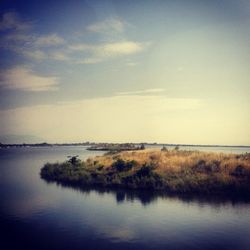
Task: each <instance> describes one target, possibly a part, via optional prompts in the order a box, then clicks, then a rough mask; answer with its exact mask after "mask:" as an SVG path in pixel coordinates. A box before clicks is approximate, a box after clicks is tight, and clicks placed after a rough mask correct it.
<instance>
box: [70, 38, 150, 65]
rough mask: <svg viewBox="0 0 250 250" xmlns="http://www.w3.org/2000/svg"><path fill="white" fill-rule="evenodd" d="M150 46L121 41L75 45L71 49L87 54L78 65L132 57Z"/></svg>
mask: <svg viewBox="0 0 250 250" xmlns="http://www.w3.org/2000/svg"><path fill="white" fill-rule="evenodd" d="M147 46H148V44H147V43H139V42H135V41H120V42H112V43H103V44H98V45H90V44H74V45H71V46H69V49H71V50H72V51H73V52H74V51H78V52H79V51H81V52H83V53H85V54H83V56H85V58H84V59H83V60H79V61H78V63H89V62H91V63H97V62H102V61H104V60H107V59H109V58H114V57H118V56H125V55H132V54H135V53H139V52H141V51H143V50H144V49H145V48H146V47H147Z"/></svg>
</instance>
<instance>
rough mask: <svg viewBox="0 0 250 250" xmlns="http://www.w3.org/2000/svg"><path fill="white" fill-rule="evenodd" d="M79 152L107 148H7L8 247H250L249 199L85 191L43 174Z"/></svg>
mask: <svg viewBox="0 0 250 250" xmlns="http://www.w3.org/2000/svg"><path fill="white" fill-rule="evenodd" d="M217 150H218V149H217ZM226 150H228V148H227V149H226ZM231 150H232V151H233V149H231ZM246 151H248V152H249V149H248V150H246V149H243V152H246ZM73 154H79V155H80V158H81V159H84V158H86V157H88V156H90V155H95V154H102V152H89V151H86V149H85V148H84V147H52V148H20V149H14V148H13V149H1V150H0V199H1V207H0V227H1V232H0V238H1V249H181V250H184V249H202V250H206V249H219V250H224V249H232V250H236V249H237V250H249V249H250V203H249V202H246V201H245V202H244V201H236V200H234V201H232V200H220V199H209V200H207V199H206V198H203V199H201V198H197V197H166V196H159V195H158V196H157V195H154V194H151V193H147V194H145V193H144V192H124V191H122V190H119V191H117V192H114V191H104V190H84V191H83V190H81V191H80V190H76V189H72V188H67V187H62V186H58V185H56V184H48V183H46V182H45V181H43V180H41V179H40V177H39V171H40V168H41V167H42V166H43V164H44V163H45V162H47V161H49V162H53V161H62V160H65V159H66V156H67V155H73ZM3 246H4V247H3Z"/></svg>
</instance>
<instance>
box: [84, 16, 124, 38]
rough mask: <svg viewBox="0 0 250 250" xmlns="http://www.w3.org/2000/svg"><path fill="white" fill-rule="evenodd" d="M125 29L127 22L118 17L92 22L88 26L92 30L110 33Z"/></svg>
mask: <svg viewBox="0 0 250 250" xmlns="http://www.w3.org/2000/svg"><path fill="white" fill-rule="evenodd" d="M124 29H125V23H124V22H122V21H121V20H120V19H118V18H109V19H106V20H104V21H102V22H97V23H94V24H91V25H89V26H88V27H87V30H88V31H90V32H95V33H101V34H110V33H122V32H123V31H124Z"/></svg>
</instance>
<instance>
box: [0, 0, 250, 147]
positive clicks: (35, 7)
mask: <svg viewBox="0 0 250 250" xmlns="http://www.w3.org/2000/svg"><path fill="white" fill-rule="evenodd" d="M249 27H250V2H249V1H248V0H237V1H235V0H188V1H187V0H162V1H160V0H155V1H153V0H151V1H149V0H148V1H147V0H145V1H141V0H138V1H132V0H127V1H119V0H116V1H111V0H100V1H95V0H91V1H90V0H88V1H87V0H86V1H84V0H82V1H76V0H72V1H63V0H61V1H46V0H45V1H29V0H25V1H24V0H23V1H22V0H19V1H7V0H2V1H1V2H0V37H1V39H0V142H4V143H6V142H12V143H13V142H17V143H21V142H41V141H46V142H59V143H60V142H83V141H96V142H158V143H185V144H222V145H250V28H249Z"/></svg>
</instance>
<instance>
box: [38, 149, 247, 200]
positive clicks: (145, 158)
mask: <svg viewBox="0 0 250 250" xmlns="http://www.w3.org/2000/svg"><path fill="white" fill-rule="evenodd" d="M41 177H42V178H43V179H45V180H47V181H55V182H57V183H61V184H66V185H72V186H77V187H80V188H81V187H83V188H84V187H87V186H102V187H121V188H129V189H151V190H161V191H166V192H167V193H181V194H185V193H187V194H188V193H189V194H190V193H198V194H227V195H228V194H237V195H239V194H240V195H244V196H250V154H249V153H246V154H224V153H211V152H200V151H184V150H178V148H176V149H175V150H167V149H166V148H163V149H162V150H160V149H146V150H137V151H123V152H118V153H112V152H110V153H106V154H104V155H103V156H96V157H93V158H89V159H87V160H86V161H80V160H79V159H77V158H76V157H72V158H71V159H70V160H69V161H65V162H63V163H47V164H45V165H44V167H43V168H42V169H41Z"/></svg>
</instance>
